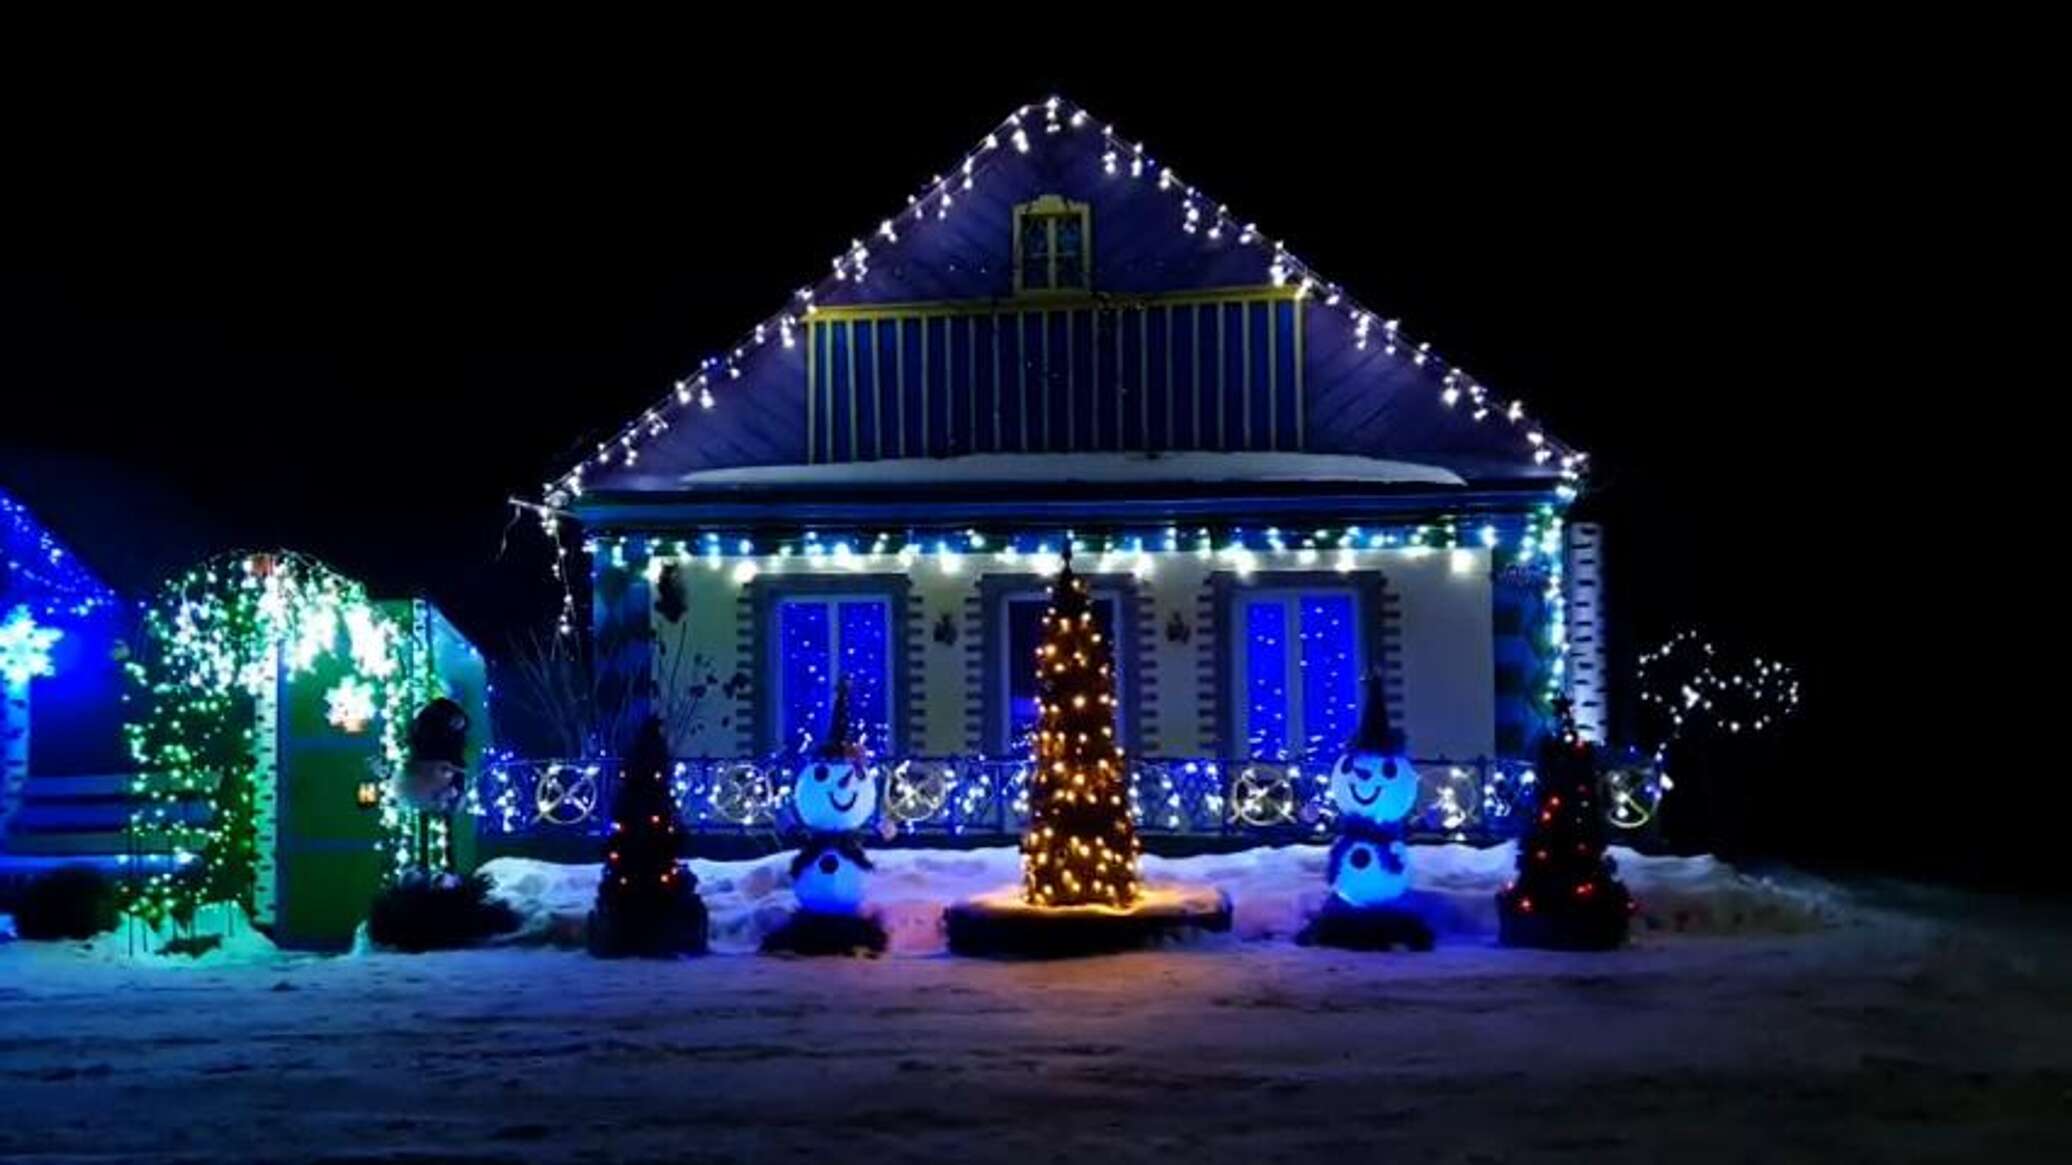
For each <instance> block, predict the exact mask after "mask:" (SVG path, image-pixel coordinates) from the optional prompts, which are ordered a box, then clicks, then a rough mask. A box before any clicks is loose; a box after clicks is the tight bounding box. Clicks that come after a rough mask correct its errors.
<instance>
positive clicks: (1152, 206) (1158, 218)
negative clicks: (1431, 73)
mask: <svg viewBox="0 0 2072 1165" xmlns="http://www.w3.org/2000/svg"><path fill="white" fill-rule="evenodd" d="M1045 193H1062V194H1063V195H1064V196H1065V197H1066V198H1068V199H1075V200H1084V201H1085V202H1086V203H1087V204H1089V205H1091V206H1093V208H1094V212H1093V218H1092V223H1093V227H1092V239H1093V245H1094V247H1095V255H1094V259H1095V268H1096V283H1095V286H1096V290H1097V294H1098V296H1100V297H1108V298H1113V299H1117V300H1127V299H1128V298H1129V297H1133V296H1134V297H1138V298H1140V299H1141V298H1142V297H1147V296H1153V295H1158V294H1161V293H1169V292H1172V291H1173V290H1174V289H1176V288H1179V289H1192V290H1194V291H1197V292H1209V291H1213V290H1215V289H1219V288H1238V287H1265V286H1270V287H1273V288H1279V289H1282V293H1283V294H1286V295H1289V296H1292V297H1295V298H1298V299H1299V300H1300V301H1301V308H1302V313H1303V314H1302V317H1301V318H1302V319H1303V320H1304V324H1303V325H1302V326H1303V332H1304V336H1305V337H1306V338H1307V344H1308V347H1307V360H1306V365H1307V367H1309V368H1311V369H1313V371H1312V372H1311V374H1310V375H1309V378H1308V385H1309V387H1308V389H1307V404H1308V408H1309V417H1310V419H1309V422H1308V429H1307V433H1306V441H1305V444H1304V447H1303V451H1305V452H1311V453H1317V454H1329V455H1340V456H1348V457H1371V458H1381V459H1388V460H1392V461H1397V462H1405V463H1417V464H1424V465H1430V466H1433V467H1436V468H1437V469H1439V470H1441V471H1444V472H1447V473H1450V474H1457V475H1458V476H1459V477H1460V478H1462V479H1464V480H1466V481H1467V482H1470V483H1485V482H1512V483H1516V482H1525V483H1533V482H1538V483H1541V484H1542V485H1543V486H1544V487H1545V488H1548V489H1552V490H1556V491H1558V492H1561V493H1563V494H1570V493H1572V492H1573V490H1574V488H1575V485H1576V483H1577V482H1579V480H1580V478H1581V474H1582V470H1583V466H1584V456H1585V455H1584V454H1581V453H1578V452H1576V451H1575V450H1574V449H1573V448H1571V447H1570V446H1568V445H1567V444H1565V443H1563V442H1561V441H1560V440H1558V439H1556V438H1555V437H1553V436H1552V435H1551V434H1548V433H1546V432H1545V431H1544V430H1543V429H1541V428H1540V427H1539V425H1538V424H1537V423H1536V422H1535V421H1533V420H1532V419H1531V418H1530V416H1529V415H1528V414H1527V412H1526V410H1525V406H1524V404H1523V402H1521V401H1518V400H1516V399H1515V398H1505V397H1499V396H1498V395H1497V394H1496V393H1495V392H1493V391H1492V390H1490V389H1489V388H1488V387H1487V386H1485V385H1484V384H1482V383H1481V382H1480V381H1478V380H1476V379H1475V378H1474V377H1473V376H1472V375H1470V374H1469V373H1468V372H1467V371H1466V370H1465V369H1462V368H1460V367H1458V366H1456V365H1454V364H1452V363H1450V362H1448V361H1447V360H1446V359H1445V358H1444V357H1442V356H1441V355H1439V354H1438V353H1436V352H1434V351H1432V349H1431V346H1430V345H1429V344H1428V343H1420V342H1418V341H1416V340H1414V339H1413V338H1412V337H1411V336H1409V335H1408V334H1407V333H1406V332H1405V331H1404V330H1403V329H1402V327H1401V326H1400V323H1399V321H1397V320H1395V319H1393V318H1388V317H1384V316H1382V315H1380V314H1378V313H1375V312H1373V311H1370V310H1368V309H1367V308H1365V307H1363V306H1361V305H1360V304H1359V303H1358V302H1356V301H1355V300H1354V299H1353V298H1352V297H1351V296H1350V294H1348V293H1347V291H1346V290H1345V288H1343V287H1342V286H1341V285H1339V284H1337V283H1335V282H1333V281H1331V280H1329V279H1328V278H1326V277H1324V276H1323V275H1322V274H1320V273H1319V272H1317V271H1316V270H1315V269H1314V268H1313V267H1311V266H1310V265H1309V264H1307V263H1305V262H1304V261H1302V260H1301V259H1300V258H1298V257H1297V256H1295V255H1294V254H1293V253H1291V252H1289V251H1288V250H1287V249H1286V248H1285V247H1284V246H1283V245H1282V244H1280V243H1277V242H1274V241H1272V240H1271V239H1270V238H1268V237H1267V236H1266V235H1265V234H1264V233H1262V232H1261V231H1260V229H1259V227H1258V226H1257V225H1256V224H1254V223H1251V222H1248V221H1245V220H1243V219H1242V218H1240V217H1239V216H1238V215H1237V214H1236V212H1234V211H1233V210H1231V209H1230V208H1229V207H1227V206H1224V205H1222V204H1220V203H1217V202H1216V201H1214V200H1213V199H1212V198H1210V197H1209V196H1208V195H1207V194H1205V193H1203V192H1202V191H1200V190H1199V189H1197V188H1195V187H1193V186H1191V185H1188V184H1187V183H1186V182H1185V181H1184V180H1182V179H1181V178H1180V176H1179V175H1178V174H1177V173H1175V172H1174V170H1173V169H1172V168H1171V167H1169V166H1166V165H1164V164H1162V163H1160V162H1158V161H1157V160H1156V159H1155V158H1154V157H1153V156H1152V155H1151V154H1150V153H1149V152H1147V151H1146V149H1145V148H1144V146H1143V145H1142V143H1130V142H1128V141H1126V140H1124V139H1123V138H1122V137H1120V136H1119V135H1118V134H1117V133H1116V131H1115V129H1114V127H1112V126H1108V125H1105V124H1103V123H1100V122H1098V121H1096V120H1095V119H1094V118H1093V117H1092V116H1091V115H1090V114H1088V113H1087V112H1086V111H1085V110H1084V109H1082V108H1080V107H1078V106H1076V105H1074V104H1072V103H1070V102H1068V101H1065V100H1064V99H1062V98H1057V97H1053V98H1051V99H1049V100H1048V101H1045V102H1043V103H1041V104H1037V105H1026V106H1023V107H1021V108H1020V109H1018V110H1016V111H1014V112H1013V113H1011V114H1009V115H1008V117H1007V118H1006V120H1004V121H1003V122H1001V124H1000V126H999V127H998V128H997V129H996V130H994V132H992V133H990V134H987V135H986V136H985V137H984V138H983V139H981V140H980V142H979V143H978V144H977V145H976V146H974V147H973V148H972V150H971V151H970V152H969V153H967V154H966V155H965V156H964V157H963V158H962V159H961V160H960V161H959V162H958V163H957V165H955V166H953V167H952V168H951V169H950V170H948V171H947V172H946V173H945V175H943V176H941V177H938V178H936V179H934V180H932V181H931V183H930V184H929V185H928V186H927V187H926V188H925V189H924V190H922V191H921V192H920V193H919V194H917V195H914V196H911V197H909V198H908V200H907V205H906V207H905V208H904V209H902V210H901V211H900V212H898V213H897V214H895V215H894V216H892V217H890V218H886V219H882V220H880V221H879V223H878V225H877V227H876V229H875V230H873V231H871V232H869V233H868V234H867V235H865V236H862V237H859V238H857V239H856V240H854V241H853V242H852V244H851V246H850V248H849V249H848V250H847V251H845V252H844V253H842V254H841V255H838V256H836V257H835V258H834V260H833V262H832V270H831V271H830V273H829V274H828V275H827V276H826V277H825V278H823V279H822V280H820V282H818V283H817V284H814V285H811V286H807V287H801V288H800V289H799V290H798V291H797V292H796V293H795V294H794V296H793V298H792V301H791V302H790V303H788V304H787V305H785V306H784V307H783V308H782V309H780V310H779V311H777V312H776V313H774V314H772V315H771V316H769V317H768V318H766V319H765V320H764V321H763V322H762V323H759V324H757V325H755V327H754V328H752V329H751V330H750V331H749V332H748V333H747V334H746V335H745V336H744V337H743V338H742V340H741V342H740V343H738V344H736V345H735V346H734V347H733V348H731V349H730V350H728V351H726V352H723V353H720V354H718V355H715V356H713V357H711V358H708V359H707V360H705V361H704V362H703V363H702V365H701V366H700V368H699V369H698V371H697V372H695V373H694V374H692V375H689V376H687V377H685V378H684V379H682V380H679V381H677V382H676V384H675V386H674V388H673V390H672V391H671V392H670V393H669V394H668V395H667V396H666V397H664V398H663V399H662V400H660V401H658V402H657V403H656V404H655V405H654V406H653V407H651V408H649V409H648V410H646V411H645V412H643V413H642V414H641V415H640V416H638V417H636V418H635V419H634V420H633V421H632V422H631V423H629V424H628V425H627V426H626V427H625V428H623V429H622V430H621V431H620V432H619V433H618V434H616V435H615V436H614V437H613V438H612V439H610V440H608V441H605V442H603V443H601V444H600V445H599V446H598V448H597V450H596V452H595V453H594V454H592V455H590V456H589V457H588V458H586V459H585V460H584V462H583V463H581V464H579V465H577V466H575V467H573V468H572V469H571V470H570V471H569V472H568V473H566V474H565V475H563V476H562V477H561V478H560V479H559V480H557V481H554V482H551V483H549V484H548V486H547V488H546V492H547V497H548V500H549V502H550V504H553V505H565V504H570V503H578V504H579V499H582V498H583V497H585V496H586V495H595V494H599V493H604V494H621V493H630V494H643V495H653V494H658V493H676V492H694V491H696V490H697V489H698V488H699V485H698V483H699V482H700V475H703V474H709V473H712V472H713V471H720V470H730V469H744V468H751V467H768V466H786V465H797V464H800V463H801V462H803V461H805V460H807V458H806V457H804V456H802V453H803V451H804V448H805V445H804V441H805V438H804V437H803V436H802V433H803V431H804V427H805V425H807V424H810V413H805V410H804V407H803V406H802V403H801V401H802V398H803V397H804V396H805V395H806V394H805V393H804V392H803V391H785V389H783V388H781V387H779V386H791V387H792V388H795V389H799V388H803V386H804V384H805V378H806V376H807V367H806V363H805V355H804V352H803V348H804V345H803V344H801V343H799V336H800V335H801V334H802V332H803V331H804V329H805V326H806V323H807V321H808V320H810V319H813V318H815V317H816V316H821V318H829V317H833V316H838V315H841V314H843V313H844V312H853V311H854V310H856V309H861V308H874V307H878V306H881V305H911V304H931V305H936V306H940V305H941V304H943V303H945V302H957V303H969V302H972V301H978V302H987V301H991V302H994V303H996V304H1000V305H1002V307H1003V309H1004V310H1012V309H1013V308H1014V306H1015V304H1016V301H1015V300H1014V299H1013V298H1012V297H1013V272H1012V259H1011V250H1012V245H1013V238H1012V235H1013V229H1012V226H1011V223H1012V222H1013V217H1012V216H1013V209H1014V207H1015V206H1016V205H1017V204H1020V203H1024V202H1027V201H1029V200H1031V199H1033V198H1034V197H1036V196H1038V195H1040V194H1045ZM821 313H826V314H825V316H822V315H821ZM802 414H804V420H803V421H802V419H801V416H802ZM705 480H708V481H709V480H710V479H709V478H708V479H705Z"/></svg>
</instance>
